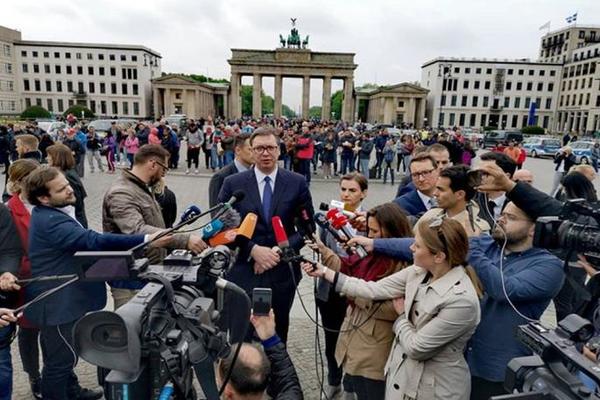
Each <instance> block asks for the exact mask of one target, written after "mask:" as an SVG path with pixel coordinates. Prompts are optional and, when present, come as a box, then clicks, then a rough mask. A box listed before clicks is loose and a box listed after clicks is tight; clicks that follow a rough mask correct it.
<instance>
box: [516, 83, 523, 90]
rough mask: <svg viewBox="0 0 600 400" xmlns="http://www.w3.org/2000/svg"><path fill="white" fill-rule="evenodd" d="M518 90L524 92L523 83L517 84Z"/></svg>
mask: <svg viewBox="0 0 600 400" xmlns="http://www.w3.org/2000/svg"><path fill="white" fill-rule="evenodd" d="M517 90H523V82H517Z"/></svg>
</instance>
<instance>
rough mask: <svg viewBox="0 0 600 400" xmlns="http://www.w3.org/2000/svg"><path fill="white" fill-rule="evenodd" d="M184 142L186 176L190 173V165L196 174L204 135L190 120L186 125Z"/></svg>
mask: <svg viewBox="0 0 600 400" xmlns="http://www.w3.org/2000/svg"><path fill="white" fill-rule="evenodd" d="M185 140H186V142H187V169H186V170H185V173H186V174H189V173H190V168H191V167H192V163H193V164H194V166H195V167H196V170H195V173H196V174H197V173H198V161H199V160H198V159H199V158H200V148H201V147H202V145H203V144H204V134H203V132H202V131H201V130H200V129H199V128H198V125H196V122H195V121H194V120H193V119H192V120H190V122H189V123H188V125H187V129H186V131H185Z"/></svg>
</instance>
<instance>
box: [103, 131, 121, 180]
mask: <svg viewBox="0 0 600 400" xmlns="http://www.w3.org/2000/svg"><path fill="white" fill-rule="evenodd" d="M116 147H117V139H116V137H115V136H114V135H113V133H112V131H108V132H106V137H105V138H104V142H103V143H102V150H101V154H102V155H104V156H106V162H107V165H108V173H109V174H114V173H115V149H116Z"/></svg>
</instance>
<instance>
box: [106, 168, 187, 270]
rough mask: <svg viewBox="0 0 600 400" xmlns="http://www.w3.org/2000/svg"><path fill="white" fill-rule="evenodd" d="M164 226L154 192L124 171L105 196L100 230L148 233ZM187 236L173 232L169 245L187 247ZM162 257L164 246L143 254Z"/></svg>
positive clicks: (157, 257)
mask: <svg viewBox="0 0 600 400" xmlns="http://www.w3.org/2000/svg"><path fill="white" fill-rule="evenodd" d="M163 229H165V222H164V220H163V217H162V213H161V211H160V206H159V205H158V203H157V202H156V200H155V199H154V195H153V194H152V192H151V191H150V189H149V188H148V186H147V185H146V184H145V183H144V182H143V181H141V180H140V179H139V178H138V177H137V176H135V175H134V174H132V173H131V172H129V171H127V170H124V171H123V172H122V174H121V176H119V177H118V178H117V179H116V181H115V182H114V183H113V184H112V186H111V187H110V188H109V189H108V191H107V192H106V194H105V195H104V200H103V202H102V230H103V231H104V232H111V233H126V234H133V233H135V234H144V235H147V234H152V233H154V232H156V231H159V230H163ZM189 237H190V235H189V234H176V235H174V236H173V245H172V247H174V248H177V249H185V248H187V242H188V239H189ZM165 256H166V250H165V249H159V248H155V247H149V248H147V249H146V257H148V258H149V259H150V262H151V263H158V262H161V261H162V259H163V258H164V257H165Z"/></svg>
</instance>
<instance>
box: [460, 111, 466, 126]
mask: <svg viewBox="0 0 600 400" xmlns="http://www.w3.org/2000/svg"><path fill="white" fill-rule="evenodd" d="M458 126H465V114H462V113H461V114H460V115H459V117H458Z"/></svg>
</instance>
